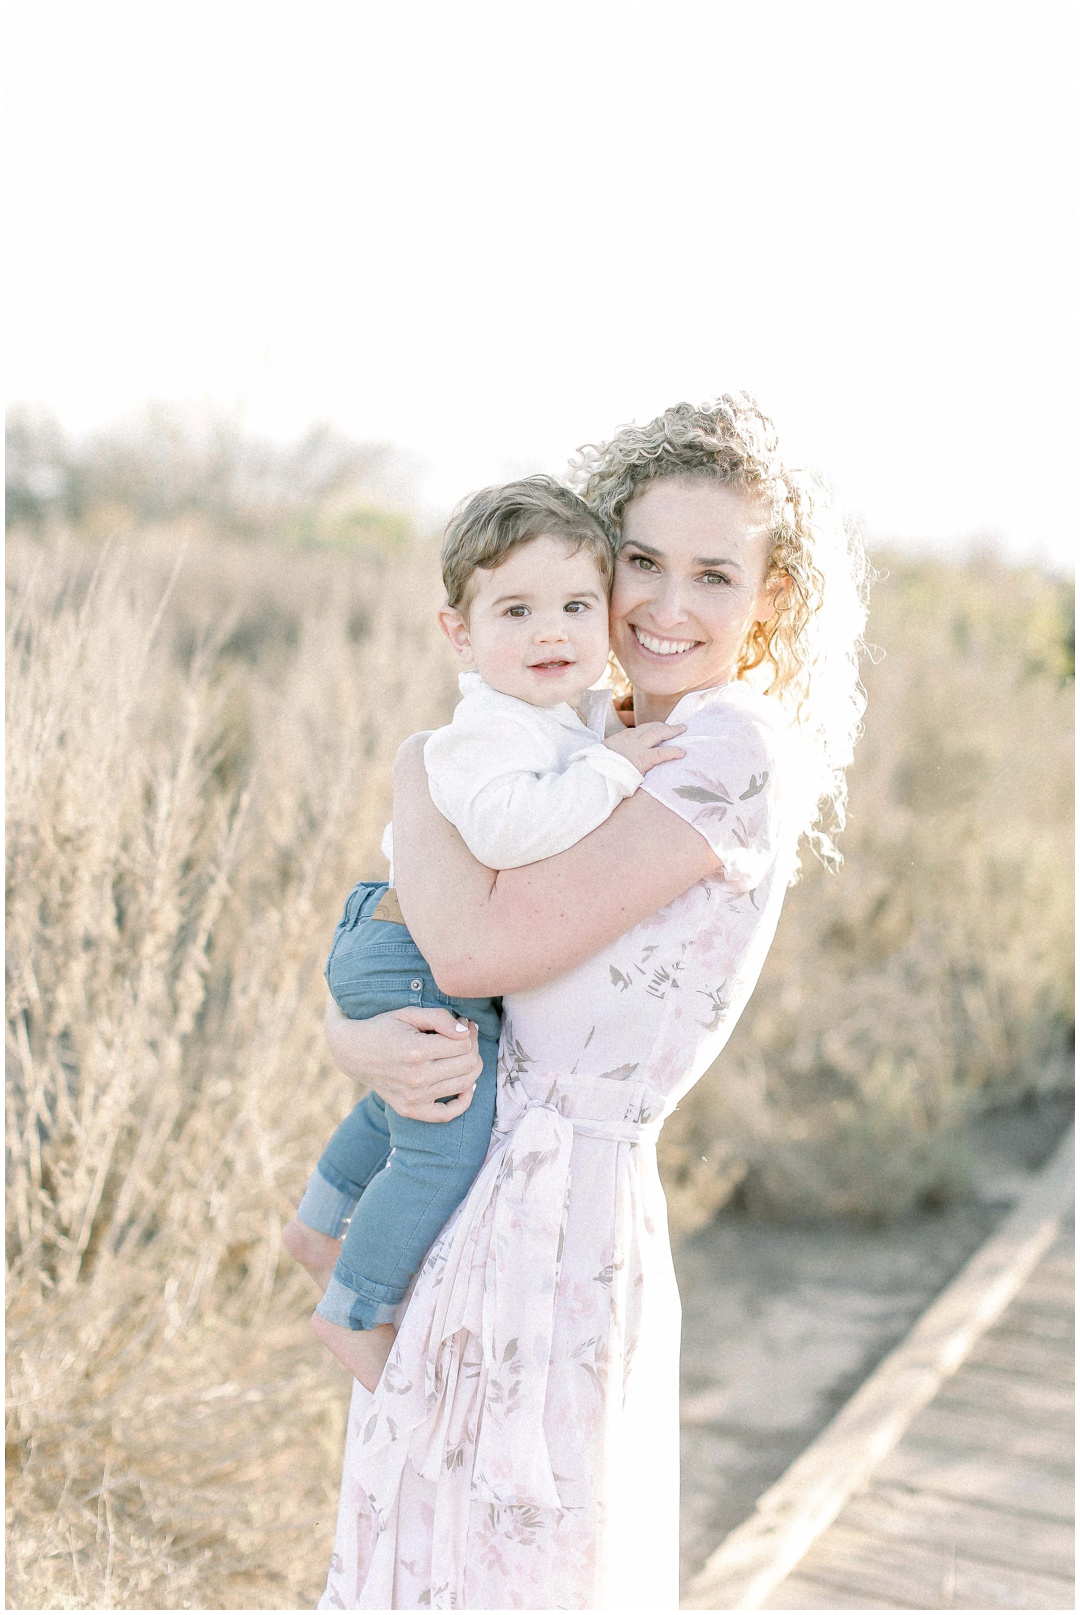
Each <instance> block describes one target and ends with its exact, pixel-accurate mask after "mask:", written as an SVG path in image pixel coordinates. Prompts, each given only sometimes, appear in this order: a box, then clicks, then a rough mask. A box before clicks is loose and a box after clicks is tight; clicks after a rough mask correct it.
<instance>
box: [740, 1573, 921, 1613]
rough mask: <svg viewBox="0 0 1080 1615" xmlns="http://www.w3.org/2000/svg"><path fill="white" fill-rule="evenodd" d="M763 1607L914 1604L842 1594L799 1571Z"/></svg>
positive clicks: (898, 1606) (911, 1606)
mask: <svg viewBox="0 0 1080 1615" xmlns="http://www.w3.org/2000/svg"><path fill="white" fill-rule="evenodd" d="M761 1607H762V1609H914V1608H915V1605H914V1604H898V1603H897V1602H896V1600H895V1599H894V1598H890V1599H886V1600H883V1601H881V1602H879V1603H878V1602H875V1601H874V1599H872V1598H867V1597H864V1596H863V1594H862V1593H845V1592H844V1591H843V1589H842V1588H840V1587H831V1586H830V1585H829V1583H828V1582H827V1581H817V1580H815V1578H814V1577H812V1576H804V1575H803V1574H802V1572H801V1571H799V1570H796V1572H795V1574H794V1575H792V1576H788V1577H786V1579H785V1580H784V1581H782V1582H781V1583H780V1585H779V1587H778V1588H777V1589H776V1591H775V1592H774V1593H773V1595H772V1597H771V1598H770V1599H769V1600H768V1601H767V1602H766V1603H764V1604H762V1606H761Z"/></svg>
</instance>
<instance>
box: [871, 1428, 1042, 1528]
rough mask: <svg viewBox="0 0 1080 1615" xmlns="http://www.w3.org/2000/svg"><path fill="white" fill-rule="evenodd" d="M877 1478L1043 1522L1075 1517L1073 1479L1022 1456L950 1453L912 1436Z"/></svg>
mask: <svg viewBox="0 0 1080 1615" xmlns="http://www.w3.org/2000/svg"><path fill="white" fill-rule="evenodd" d="M877 1477H878V1479H880V1480H881V1481H882V1482H884V1483H885V1484H888V1485H893V1486H910V1487H911V1488H912V1489H913V1490H919V1491H926V1492H934V1493H935V1494H936V1495H937V1496H939V1497H966V1498H968V1499H969V1500H970V1501H972V1502H986V1503H995V1504H997V1505H998V1506H999V1507H1000V1508H1007V1509H1014V1510H1015V1511H1016V1512H1017V1513H1019V1514H1034V1515H1037V1516H1039V1517H1041V1518H1043V1519H1050V1520H1070V1521H1071V1520H1072V1517H1073V1503H1074V1495H1073V1485H1072V1481H1071V1480H1070V1479H1069V1477H1068V1476H1067V1475H1062V1474H1060V1473H1058V1471H1056V1470H1050V1469H1043V1468H1040V1467H1039V1466H1038V1465H1037V1464H1026V1463H1024V1462H1023V1461H1022V1460H1020V1459H1018V1458H1001V1459H995V1458H992V1457H990V1456H989V1455H987V1454H986V1453H972V1454H968V1453H955V1454H953V1453H946V1452H942V1451H940V1450H939V1449H938V1448H936V1447H923V1446H921V1445H920V1444H918V1443H917V1442H915V1441H912V1440H911V1439H910V1438H909V1439H908V1440H906V1441H905V1442H904V1443H903V1445H902V1446H900V1447H897V1449H896V1451H895V1452H893V1453H891V1454H890V1456H889V1457H888V1458H887V1459H886V1460H885V1462H884V1463H883V1464H882V1465H881V1467H880V1469H879V1470H878V1471H877Z"/></svg>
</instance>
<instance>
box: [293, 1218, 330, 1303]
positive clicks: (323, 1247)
mask: <svg viewBox="0 0 1080 1615" xmlns="http://www.w3.org/2000/svg"><path fill="white" fill-rule="evenodd" d="M281 1243H282V1244H283V1245H284V1247H285V1249H286V1250H287V1251H288V1253H289V1255H290V1256H291V1257H292V1259H293V1261H294V1262H299V1263H300V1266H301V1267H304V1268H306V1269H307V1271H308V1272H309V1273H310V1274H311V1276H312V1278H313V1279H314V1280H315V1283H316V1284H317V1285H318V1286H319V1289H320V1290H325V1289H326V1286H327V1285H328V1284H329V1283H330V1279H331V1276H332V1274H333V1271H334V1263H335V1262H336V1261H337V1259H338V1256H339V1255H340V1254H341V1240H340V1239H332V1238H331V1237H330V1235H329V1234H320V1233H319V1232H318V1231H317V1230H316V1229H314V1228H309V1227H308V1226H307V1224H306V1223H302V1222H300V1221H299V1219H298V1218H296V1217H290V1218H289V1220H288V1222H287V1223H286V1224H285V1226H284V1228H283V1229H282V1230H281Z"/></svg>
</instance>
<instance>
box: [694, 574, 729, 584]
mask: <svg viewBox="0 0 1080 1615" xmlns="http://www.w3.org/2000/svg"><path fill="white" fill-rule="evenodd" d="M701 580H702V582H703V583H730V582H731V579H730V578H728V577H725V576H724V574H723V572H703V573H702V575H701Z"/></svg>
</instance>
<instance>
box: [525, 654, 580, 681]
mask: <svg viewBox="0 0 1080 1615" xmlns="http://www.w3.org/2000/svg"><path fill="white" fill-rule="evenodd" d="M574 665H575V664H574V663H573V662H571V661H570V660H569V659H568V658H567V657H565V656H553V657H551V658H550V659H549V660H548V661H546V662H530V663H529V672H530V673H539V674H541V675H542V676H543V675H547V676H549V677H550V676H553V675H556V674H559V673H565V672H566V670H567V668H570V667H573V666H574Z"/></svg>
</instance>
